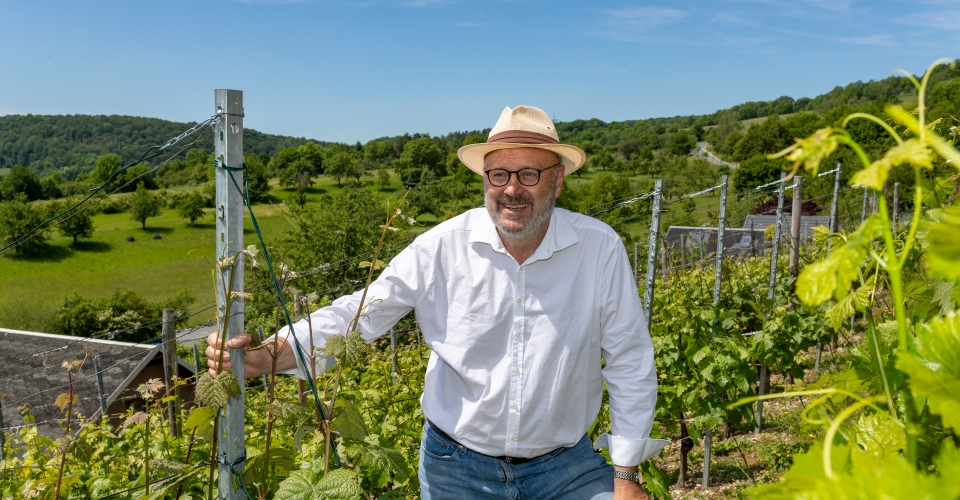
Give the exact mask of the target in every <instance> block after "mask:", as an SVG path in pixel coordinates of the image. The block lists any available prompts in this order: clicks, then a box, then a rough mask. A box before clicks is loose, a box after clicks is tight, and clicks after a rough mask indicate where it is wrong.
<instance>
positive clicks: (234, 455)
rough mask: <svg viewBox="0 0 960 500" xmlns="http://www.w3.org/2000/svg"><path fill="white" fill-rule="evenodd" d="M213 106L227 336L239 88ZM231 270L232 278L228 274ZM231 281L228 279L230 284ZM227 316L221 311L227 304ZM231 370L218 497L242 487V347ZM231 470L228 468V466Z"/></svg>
mask: <svg viewBox="0 0 960 500" xmlns="http://www.w3.org/2000/svg"><path fill="white" fill-rule="evenodd" d="M214 107H215V109H216V113H217V115H218V116H219V117H220V120H219V121H218V122H217V124H216V127H215V129H214V140H213V142H214V145H215V148H214V149H215V153H216V159H217V160H218V161H219V165H220V168H217V169H216V189H217V198H216V225H217V234H216V239H217V254H216V256H217V259H226V258H232V257H234V256H236V259H235V260H234V261H233V263H231V264H229V265H228V266H224V268H223V269H221V272H218V273H216V275H217V276H216V278H217V315H218V317H219V324H220V325H226V338H227V339H228V340H229V339H231V338H233V337H234V336H236V335H238V334H240V333H243V331H244V327H243V311H244V307H243V300H241V299H240V298H239V297H237V296H234V295H233V294H232V292H235V291H238V292H242V291H243V282H244V281H243V264H244V259H243V254H238V252H239V251H240V250H242V249H243V248H244V247H243V195H242V193H241V192H240V190H239V189H237V186H239V187H241V188H242V187H243V186H244V172H243V171H242V170H227V167H230V168H240V167H242V166H243V92H242V91H239V90H226V89H217V90H215V91H214ZM231 275H232V277H231ZM231 281H232V283H231ZM228 303H229V304H230V307H229V317H227V316H226V314H227V304H228ZM227 352H228V353H230V360H231V365H232V368H231V371H232V372H233V374H234V375H236V377H237V380H239V381H240V394H235V395H233V396H230V398H228V399H227V404H226V406H225V408H224V409H223V411H222V412H221V414H220V415H219V417H218V418H219V436H218V447H217V457H218V460H219V461H220V465H219V476H218V482H217V483H218V491H219V492H220V493H219V494H220V498H221V500H224V499H230V500H241V499H243V498H244V494H243V491H241V490H240V489H238V488H237V485H236V481H235V480H234V475H233V470H236V471H238V472H239V471H241V470H243V467H244V459H245V458H246V447H245V445H244V438H243V415H244V395H243V390H244V383H243V381H244V376H243V365H244V352H243V349H242V348H241V349H228V350H227ZM231 469H233V470H231Z"/></svg>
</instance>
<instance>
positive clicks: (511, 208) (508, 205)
mask: <svg viewBox="0 0 960 500" xmlns="http://www.w3.org/2000/svg"><path fill="white" fill-rule="evenodd" d="M501 206H503V208H506V209H507V210H523V209H524V208H527V207H529V206H530V205H529V204H526V203H522V204H519V205H510V204H506V203H501Z"/></svg>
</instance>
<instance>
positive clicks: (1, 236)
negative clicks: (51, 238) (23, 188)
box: [0, 193, 47, 254]
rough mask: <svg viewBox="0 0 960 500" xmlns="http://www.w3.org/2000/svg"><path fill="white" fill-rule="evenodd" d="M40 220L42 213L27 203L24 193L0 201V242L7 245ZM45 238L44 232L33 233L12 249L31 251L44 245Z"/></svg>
mask: <svg viewBox="0 0 960 500" xmlns="http://www.w3.org/2000/svg"><path fill="white" fill-rule="evenodd" d="M42 222H43V214H42V213H41V212H40V210H39V209H37V208H35V207H34V206H32V205H30V204H28V203H27V196H26V195H25V194H23V193H18V194H17V195H16V196H14V197H13V199H11V200H9V201H5V202H3V203H0V242H2V243H3V244H4V245H7V244H9V243H11V242H13V241H16V240H18V239H20V238H22V237H23V236H25V235H26V234H27V233H28V232H29V231H30V230H31V229H33V228H35V227H37V226H38V225H40V223H42ZM46 239H47V235H46V233H45V232H43V231H40V232H37V233H34V234H33V236H32V237H31V238H30V239H29V240H26V241H24V242H22V243H20V244H19V245H17V246H16V247H14V251H15V252H16V253H24V254H30V253H33V252H35V251H37V250H39V249H41V248H42V247H43V246H44V242H45V241H46Z"/></svg>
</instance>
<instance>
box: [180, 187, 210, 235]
mask: <svg viewBox="0 0 960 500" xmlns="http://www.w3.org/2000/svg"><path fill="white" fill-rule="evenodd" d="M203 206H204V199H203V195H202V194H200V191H191V192H190V193H188V194H187V195H186V196H184V197H183V198H182V199H180V203H179V204H178V205H177V214H178V215H179V216H180V217H182V218H184V219H187V220H189V221H190V227H193V223H194V222H196V220H197V219H199V218H201V217H203Z"/></svg>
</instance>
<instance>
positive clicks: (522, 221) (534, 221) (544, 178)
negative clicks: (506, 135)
mask: <svg viewBox="0 0 960 500" xmlns="http://www.w3.org/2000/svg"><path fill="white" fill-rule="evenodd" d="M558 163H560V160H559V158H557V155H555V154H553V153H552V152H550V151H545V150H543V149H537V148H515V149H500V150H497V151H494V152H492V153H490V154H488V155H487V156H486V158H484V171H485V172H489V171H490V170H494V169H503V170H506V171H507V172H510V174H509V182H507V184H506V185H504V186H499V187H498V186H494V185H492V184H491V183H490V180H489V177H488V175H486V174H485V175H484V177H483V187H484V191H485V195H484V200H485V202H486V206H487V211H488V212H490V217H491V218H492V219H493V223H494V225H496V226H497V229H499V230H500V235H501V237H503V238H508V239H513V240H523V239H526V238H532V237H537V236H541V235H542V231H543V230H544V229H546V225H547V224H548V223H549V221H550V214H552V213H553V206H554V202H555V201H556V199H557V197H558V196H560V190H561V189H562V187H563V165H562V164H560V165H558ZM550 167H552V168H550ZM527 168H534V169H537V170H541V171H542V172H541V173H540V181H539V182H537V183H536V184H535V185H533V186H526V185H524V184H522V183H521V182H520V179H519V177H518V176H517V175H516V173H517V172H519V171H520V170H522V169H527Z"/></svg>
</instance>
